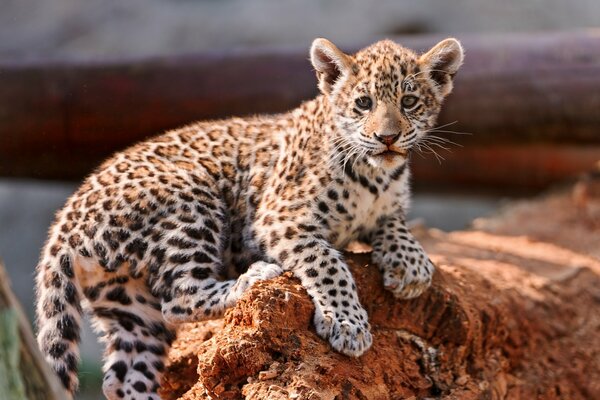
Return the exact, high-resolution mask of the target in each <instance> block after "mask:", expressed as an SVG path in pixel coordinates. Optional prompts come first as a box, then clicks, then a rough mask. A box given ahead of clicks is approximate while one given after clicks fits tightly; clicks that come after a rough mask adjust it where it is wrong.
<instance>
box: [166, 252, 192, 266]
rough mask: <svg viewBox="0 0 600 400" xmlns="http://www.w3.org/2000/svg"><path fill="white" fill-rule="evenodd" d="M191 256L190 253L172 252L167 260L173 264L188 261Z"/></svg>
mask: <svg viewBox="0 0 600 400" xmlns="http://www.w3.org/2000/svg"><path fill="white" fill-rule="evenodd" d="M191 259H192V256H191V255H190V254H173V255H172V256H171V257H169V261H171V262H172V263H175V264H185V263H188V262H190V260H191Z"/></svg>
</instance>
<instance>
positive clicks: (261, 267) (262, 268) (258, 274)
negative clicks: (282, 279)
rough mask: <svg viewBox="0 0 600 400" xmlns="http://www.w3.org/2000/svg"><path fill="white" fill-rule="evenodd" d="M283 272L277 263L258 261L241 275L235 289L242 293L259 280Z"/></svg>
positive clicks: (273, 276)
mask: <svg viewBox="0 0 600 400" xmlns="http://www.w3.org/2000/svg"><path fill="white" fill-rule="evenodd" d="M282 273H283V270H282V269H281V267H280V266H279V265H277V264H271V263H267V262H265V261H256V262H255V263H253V264H252V265H250V267H249V268H248V270H247V271H246V272H244V273H243V274H242V275H240V276H239V278H238V279H237V282H236V286H235V288H234V290H235V291H236V292H238V293H239V294H242V293H243V292H245V291H246V290H248V288H250V287H252V285H254V284H255V283H256V282H258V281H264V280H267V279H271V278H275V277H277V276H279V275H281V274H282Z"/></svg>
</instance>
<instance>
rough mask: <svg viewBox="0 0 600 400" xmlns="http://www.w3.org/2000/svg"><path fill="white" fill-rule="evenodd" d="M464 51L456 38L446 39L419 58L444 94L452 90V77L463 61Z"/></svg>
mask: <svg viewBox="0 0 600 400" xmlns="http://www.w3.org/2000/svg"><path fill="white" fill-rule="evenodd" d="M463 58H464V51H463V48H462V46H461V44H460V42H459V41H458V40H456V39H454V38H450V39H445V40H442V41H441V42H439V43H438V44H436V45H435V46H433V48H432V49H431V50H429V51H428V52H427V53H425V54H423V55H422V56H421V58H420V60H419V62H420V64H421V65H422V67H423V68H425V69H426V70H428V71H429V77H430V78H431V79H432V80H433V81H434V82H435V83H436V84H437V85H438V90H439V91H440V93H441V95H442V96H447V95H448V94H449V93H450V92H451V91H452V78H453V77H454V74H456V72H457V71H458V69H459V68H460V66H461V65H462V63H463Z"/></svg>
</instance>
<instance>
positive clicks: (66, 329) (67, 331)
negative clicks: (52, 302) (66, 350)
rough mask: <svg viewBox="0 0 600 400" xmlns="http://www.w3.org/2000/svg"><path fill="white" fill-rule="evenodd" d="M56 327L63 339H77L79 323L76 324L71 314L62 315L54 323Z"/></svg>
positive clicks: (72, 340) (71, 340)
mask: <svg viewBox="0 0 600 400" xmlns="http://www.w3.org/2000/svg"><path fill="white" fill-rule="evenodd" d="M56 329H58V331H59V332H60V335H61V337H62V338H63V339H65V340H68V341H70V342H74V341H78V340H79V325H77V322H76V321H75V318H73V316H72V315H69V314H65V315H63V316H62V318H61V319H60V320H58V322H57V323H56Z"/></svg>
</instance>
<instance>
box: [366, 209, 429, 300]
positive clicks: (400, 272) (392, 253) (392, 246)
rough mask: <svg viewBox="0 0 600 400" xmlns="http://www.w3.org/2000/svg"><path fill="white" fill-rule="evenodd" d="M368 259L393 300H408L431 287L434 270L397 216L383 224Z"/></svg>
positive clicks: (401, 217) (400, 217)
mask: <svg viewBox="0 0 600 400" xmlns="http://www.w3.org/2000/svg"><path fill="white" fill-rule="evenodd" d="M372 246H373V255H372V259H373V262H374V263H375V264H377V265H378V267H379V269H380V270H381V273H382V274H383V283H384V286H385V288H386V289H388V290H389V291H391V292H392V293H393V294H394V296H396V297H398V298H403V299H411V298H414V297H417V296H419V295H420V294H421V293H423V292H424V291H425V290H427V288H428V287H429V286H430V285H431V278H432V276H433V272H434V271H435V267H434V266H433V264H432V263H431V261H430V260H429V257H427V254H426V253H425V250H424V249H423V247H421V245H420V244H419V242H417V240H416V239H415V238H414V237H413V236H412V234H411V233H410V232H409V230H408V228H407V227H406V224H405V222H404V217H403V216H402V215H400V214H397V215H393V216H391V217H388V218H386V219H385V220H384V221H383V226H382V227H381V228H380V229H379V230H377V231H376V232H375V233H374V235H373V240H372Z"/></svg>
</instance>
